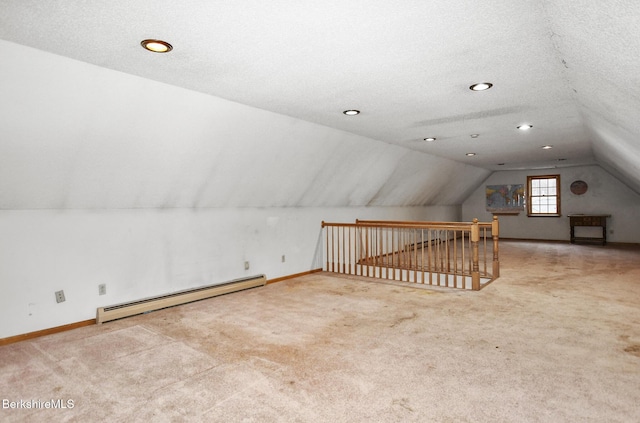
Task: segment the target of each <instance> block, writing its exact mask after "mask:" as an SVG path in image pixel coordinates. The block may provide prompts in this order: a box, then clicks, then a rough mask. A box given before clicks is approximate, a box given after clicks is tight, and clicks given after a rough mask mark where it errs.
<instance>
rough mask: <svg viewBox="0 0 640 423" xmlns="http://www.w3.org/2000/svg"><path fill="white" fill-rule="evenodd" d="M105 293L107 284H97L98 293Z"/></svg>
mask: <svg viewBox="0 0 640 423" xmlns="http://www.w3.org/2000/svg"><path fill="white" fill-rule="evenodd" d="M106 293H107V284H106V283H101V284H100V285H98V294H99V295H105V294H106Z"/></svg>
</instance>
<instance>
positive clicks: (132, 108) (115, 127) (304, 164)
mask: <svg viewBox="0 0 640 423" xmlns="http://www.w3.org/2000/svg"><path fill="white" fill-rule="evenodd" d="M638 22H640V3H637V2H635V1H631V0H626V1H590V0H575V1H571V2H566V1H560V0H553V1H552V0H548V1H539V0H520V1H513V0H491V1H485V2H476V1H470V0H468V1H445V0H436V1H429V2H425V1H417V0H416V1H403V2H388V1H384V2H383V1H364V0H356V1H350V2H344V1H334V0H328V1H323V2H317V1H315V2H311V1H304V0H303V1H296V2H292V1H285V0H275V1H272V2H259V1H247V2H241V3H240V2H223V1H210V2H170V1H136V2H126V1H122V0H111V1H101V0H100V1H92V2H84V1H79V0H58V1H50V2H41V1H36V0H21V1H18V0H0V39H2V40H4V41H0V53H1V54H2V61H1V62H0V90H1V94H2V95H0V112H1V115H0V131H1V132H0V153H1V154H0V207H2V208H75V207H79V208H85V207H86V208H93V207H96V208H102V207H115V208H117V207H240V206H316V205H317V206H322V205H331V206H334V205H335V206H346V205H358V206H360V205H431V204H459V203H460V202H461V201H462V200H463V199H464V198H465V196H466V194H467V193H469V192H470V190H473V189H474V188H475V187H476V186H477V185H478V184H481V183H482V181H483V180H484V179H485V178H486V176H487V175H488V174H489V173H490V172H491V171H494V170H501V169H520V168H536V169H539V168H549V167H555V166H575V165H581V164H592V163H599V164H601V165H602V166H604V167H606V168H607V169H608V170H610V171H611V172H612V173H614V174H616V175H617V176H618V177H619V178H620V179H621V180H623V182H625V183H626V184H628V185H629V186H630V187H632V188H633V189H634V190H635V191H637V192H640V171H639V170H638V168H640V142H639V141H638V140H639V139H640V138H639V136H640V129H639V127H638V123H637V112H638V111H639V110H640V91H639V90H640V88H639V87H640V84H638V82H639V81H638V75H640V58H639V57H640V54H638V53H639V51H638V50H639V47H638V40H639V39H640V28H639V27H638V25H639V24H638ZM145 38H162V39H166V40H167V41H169V42H171V43H172V44H173V46H174V50H173V51H172V52H171V53H169V54H164V55H162V54H154V53H149V52H147V51H144V50H143V49H142V48H141V47H140V44H139V43H140V41H141V40H142V39H145ZM483 81H488V82H492V83H493V84H494V86H493V88H491V89H490V90H488V91H485V92H472V91H471V90H469V88H468V87H469V85H471V84H473V83H476V82H483ZM350 108H356V109H359V110H361V111H362V113H361V114H360V115H359V116H355V117H347V116H345V115H343V114H342V111H343V110H345V109H350ZM522 123H531V124H533V125H534V128H533V130H531V131H528V132H526V133H525V132H522V131H518V130H516V126H518V125H520V124H522ZM471 134H479V136H478V137H477V138H471V136H470V135H471ZM430 136H433V137H436V138H437V139H436V141H434V142H430V143H428V142H425V141H423V139H424V138H426V137H430ZM543 145H553V146H554V148H553V149H551V150H542V149H541V147H542V146H543ZM470 152H473V153H477V154H476V155H475V156H466V155H465V154H466V153H470ZM560 159H562V160H560Z"/></svg>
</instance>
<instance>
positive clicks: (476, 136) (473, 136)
mask: <svg viewBox="0 0 640 423" xmlns="http://www.w3.org/2000/svg"><path fill="white" fill-rule="evenodd" d="M479 136H480V134H471V138H478V137H479Z"/></svg>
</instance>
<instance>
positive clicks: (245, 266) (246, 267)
mask: <svg viewBox="0 0 640 423" xmlns="http://www.w3.org/2000/svg"><path fill="white" fill-rule="evenodd" d="M249 267H250V266H249V262H248V261H245V262H244V270H249Z"/></svg>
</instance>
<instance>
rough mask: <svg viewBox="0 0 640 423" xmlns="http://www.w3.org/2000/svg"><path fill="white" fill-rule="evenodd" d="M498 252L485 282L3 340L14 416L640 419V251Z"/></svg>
mask: <svg viewBox="0 0 640 423" xmlns="http://www.w3.org/2000/svg"><path fill="white" fill-rule="evenodd" d="M501 253H502V254H501V262H502V276H501V278H500V279H498V280H497V281H496V282H494V283H492V284H491V285H489V286H488V287H486V288H485V289H483V290H482V291H480V292H459V291H445V290H432V289H424V288H407V287H404V286H401V285H398V284H390V283H383V282H372V281H366V280H363V279H359V278H342V277H336V276H332V275H330V274H326V273H318V274H313V275H309V276H305V277H301V278H297V279H291V280H288V281H284V282H280V283H275V284H271V285H268V286H266V287H264V288H257V289H253V290H249V291H244V292H241V293H235V294H230V295H226V296H222V297H217V298H213V299H210V300H205V301H201V302H197V303H192V304H188V305H185V306H180V307H174V308H171V309H166V310H162V311H157V312H153V313H149V314H146V315H141V316H137V317H133V318H128V319H124V320H120V321H116V322H111V323H106V324H104V325H101V326H95V325H94V326H89V327H85V328H80V329H76V330H73V331H69V332H65V333H60V334H56V335H51V336H47V337H42V338H38V339H35V340H31V341H25V342H21V343H16V344H11V345H7V346H4V347H0V400H2V401H3V407H2V408H1V409H0V421H3V422H22V421H34V422H40V421H42V422H51V421H56V422H60V421H78V422H96V421H110V422H131V421H143V422H173V421H205V422H456V423H457V422H554V423H556V422H598V423H603V422H624V423H629V422H638V421H640V250H639V249H634V248H619V247H616V246H611V245H610V246H607V247H600V246H589V245H569V244H563V243H529V242H502V243H501ZM50 400H61V402H60V403H59V404H63V405H65V406H67V407H68V408H62V409H60V408H57V409H46V408H36V409H34V408H31V409H28V408H21V409H12V408H7V407H4V405H7V404H9V405H10V403H11V402H15V403H16V405H19V402H20V401H23V402H31V404H32V405H38V404H40V405H41V406H44V404H45V402H46V401H50ZM69 400H70V401H72V402H73V404H72V405H73V408H70V405H71V403H70V402H67V401H69Z"/></svg>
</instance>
